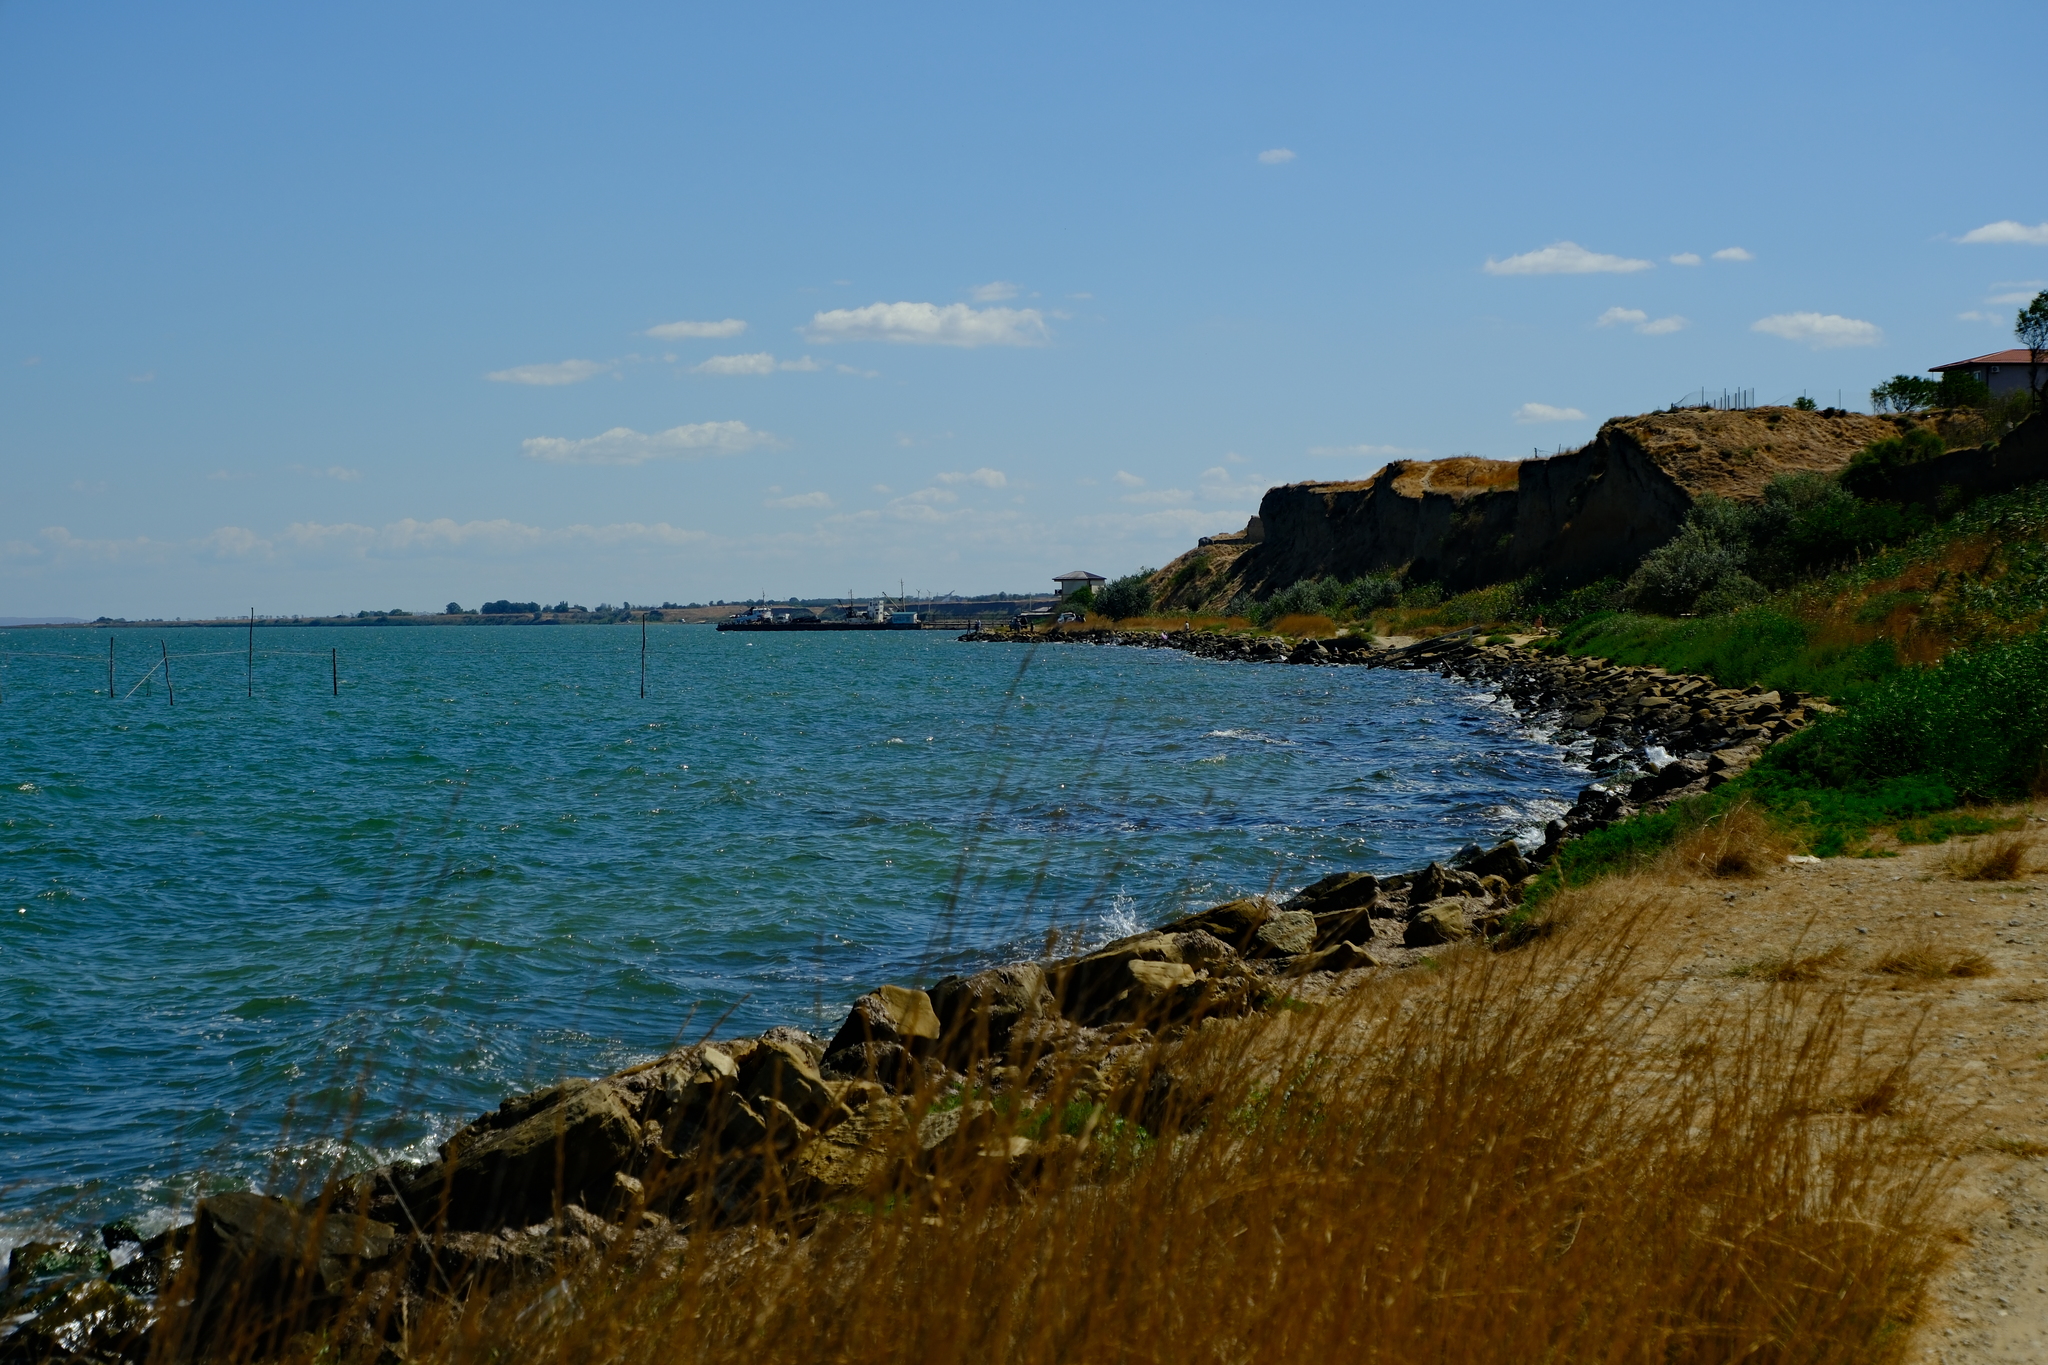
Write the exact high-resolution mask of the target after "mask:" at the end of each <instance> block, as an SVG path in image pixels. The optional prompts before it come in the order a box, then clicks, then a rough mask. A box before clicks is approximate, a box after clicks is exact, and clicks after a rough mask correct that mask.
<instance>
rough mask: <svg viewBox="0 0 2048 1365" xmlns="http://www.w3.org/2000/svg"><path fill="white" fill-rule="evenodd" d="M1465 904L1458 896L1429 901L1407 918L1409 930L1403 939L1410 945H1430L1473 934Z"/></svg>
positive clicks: (1412, 946) (1427, 946)
mask: <svg viewBox="0 0 2048 1365" xmlns="http://www.w3.org/2000/svg"><path fill="white" fill-rule="evenodd" d="M1468 904H1469V903H1468V902H1467V901H1465V900H1464V899H1463V898H1462V897H1457V896H1447V897H1444V898H1443V899H1440V900H1433V901H1431V902H1429V903H1428V904H1427V905H1424V906H1423V907H1421V908H1420V909H1418V910H1417V911H1416V912H1415V915H1414V917H1413V918H1411V919H1410V920H1409V921H1408V932H1407V934H1406V935H1405V936H1404V937H1403V939H1402V941H1403V942H1404V943H1406V944H1407V945H1408V946H1409V947H1410V948H1429V947H1434V946H1435V945H1437V944H1440V943H1456V942H1458V941H1459V940H1460V939H1467V938H1470V937H1472V923H1471V918H1470V914H1469V910H1468Z"/></svg>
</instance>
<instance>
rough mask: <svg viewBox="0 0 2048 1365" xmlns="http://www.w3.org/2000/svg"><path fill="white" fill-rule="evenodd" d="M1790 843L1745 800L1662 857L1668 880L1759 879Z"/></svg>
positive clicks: (1789, 848)
mask: <svg viewBox="0 0 2048 1365" xmlns="http://www.w3.org/2000/svg"><path fill="white" fill-rule="evenodd" d="M1791 851H1792V841H1791V840H1790V839H1789V838H1788V837H1786V835H1785V833H1784V832H1783V831H1782V830H1780V829H1779V828H1778V826H1777V825H1776V824H1774V823H1773V822H1772V821H1771V819H1770V817H1769V816H1767V815H1765V814H1764V812H1763V811H1761V810H1759V809H1758V808H1757V806H1756V804H1755V803H1754V802H1752V801H1750V800H1749V798H1748V797H1744V798H1742V799H1741V800H1739V801H1737V802H1735V804H1733V805H1732V806H1730V807H1728V809H1727V810H1725V811H1722V812H1721V813H1720V814H1718V815H1716V816H1714V817H1713V818H1712V819H1710V820H1708V821H1706V822H1705V823H1703V824H1702V825H1700V826H1699V827H1698V828H1697V829H1695V830H1693V831H1691V832H1690V833H1688V834H1687V835H1685V836H1684V837H1683V838H1681V839H1679V840H1678V842H1676V843H1675V844H1673V845H1672V846H1671V848H1670V849H1669V850H1668V851H1667V852H1666V853H1665V854H1664V855H1663V858H1662V859H1661V860H1660V861H1661V863H1662V868H1661V870H1662V871H1663V872H1664V874H1665V875H1666V876H1667V878H1675V879H1678V880H1690V879H1692V878H1694V877H1761V876H1762V875H1764V873H1765V872H1766V871H1767V870H1768V869H1770V868H1772V867H1777V866H1781V865H1782V864H1783V863H1784V861H1785V855H1786V854H1788V853H1790V852H1791Z"/></svg>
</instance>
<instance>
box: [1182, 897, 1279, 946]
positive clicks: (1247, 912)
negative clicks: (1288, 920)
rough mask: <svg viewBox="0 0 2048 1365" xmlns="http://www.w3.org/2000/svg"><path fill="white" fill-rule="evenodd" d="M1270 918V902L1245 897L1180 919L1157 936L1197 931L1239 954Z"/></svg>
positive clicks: (1261, 898) (1271, 904) (1263, 898)
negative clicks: (1212, 937) (1234, 949)
mask: <svg viewBox="0 0 2048 1365" xmlns="http://www.w3.org/2000/svg"><path fill="white" fill-rule="evenodd" d="M1272 917H1273V902H1271V901H1269V900H1267V899H1266V898H1265V897H1264V896H1246V897H1245V898H1244V899H1242V900H1234V901H1225V902H1224V903H1223V904H1221V905H1212V906H1210V907H1209V908H1208V909H1207V910H1198V911H1196V912H1195V913H1194V914H1192V915H1182V916H1181V917H1180V918H1179V919H1177V920H1174V921H1173V922H1172V923H1170V924H1167V925H1165V926H1164V927H1163V928H1162V929H1161V930H1160V932H1161V933H1168V934H1175V933H1185V932H1187V931H1189V930H1193V929H1200V930H1203V931H1204V932H1206V933H1209V934H1213V935H1214V936H1216V937H1217V938H1219V939H1222V940H1223V941H1224V942H1225V943H1227V944H1229V945H1230V946H1231V947H1233V948H1236V949H1238V950H1239V951H1240V952H1242V951H1243V950H1244V949H1246V948H1247V947H1249V946H1250V945H1251V941H1252V935H1254V934H1256V933H1257V932H1258V931H1259V926H1260V925H1262V924H1264V923H1265V922H1266V921H1267V920H1269V919H1271V918H1272Z"/></svg>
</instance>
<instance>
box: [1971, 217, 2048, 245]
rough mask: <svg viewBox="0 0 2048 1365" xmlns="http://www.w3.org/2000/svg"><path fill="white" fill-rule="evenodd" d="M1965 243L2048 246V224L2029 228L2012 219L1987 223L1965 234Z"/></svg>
mask: <svg viewBox="0 0 2048 1365" xmlns="http://www.w3.org/2000/svg"><path fill="white" fill-rule="evenodd" d="M1962 240H1963V241H1965V242H1973V243H1974V242H2007V243H2017V244H2018V245H2020V246H2048V223H2038V224H2036V225H2035V226H2033V227H2028V226H2027V225H2026V224H2025V223H2019V222H2015V221H2013V220H2012V219H2010V218H2001V219H1999V220H1998V221H1997V222H1995V223H1986V224H1985V225H1984V226H1983V227H1980V228H1971V229H1970V230H1969V231H1968V232H1966V233H1964V234H1963V236H1962Z"/></svg>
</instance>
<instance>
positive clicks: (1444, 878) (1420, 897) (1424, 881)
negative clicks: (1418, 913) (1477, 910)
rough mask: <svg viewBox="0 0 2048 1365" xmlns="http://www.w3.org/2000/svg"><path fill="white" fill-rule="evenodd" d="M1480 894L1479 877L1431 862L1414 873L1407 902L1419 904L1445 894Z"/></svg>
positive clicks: (1438, 898)
mask: <svg viewBox="0 0 2048 1365" xmlns="http://www.w3.org/2000/svg"><path fill="white" fill-rule="evenodd" d="M1479 894H1480V885H1479V878H1477V877H1475V876H1474V875H1472V874H1471V873H1470V872H1461V871H1458V870H1457V869H1456V868H1449V867H1445V866H1444V865H1443V864H1442V863H1431V864H1430V865H1429V866H1428V867H1425V868H1423V869H1422V871H1420V872H1418V873H1416V874H1415V879H1414V881H1413V882H1411V883H1410V884H1409V887H1408V904H1410V905H1411V906H1420V905H1423V904H1425V903H1427V902H1429V901H1434V900H1442V899H1443V898H1444V897H1445V896H1477V895H1479Z"/></svg>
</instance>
